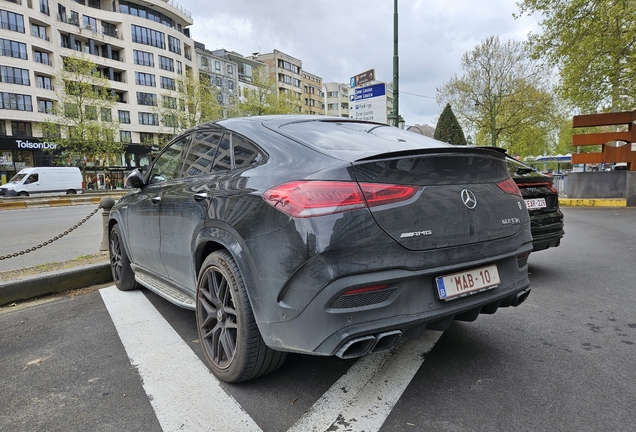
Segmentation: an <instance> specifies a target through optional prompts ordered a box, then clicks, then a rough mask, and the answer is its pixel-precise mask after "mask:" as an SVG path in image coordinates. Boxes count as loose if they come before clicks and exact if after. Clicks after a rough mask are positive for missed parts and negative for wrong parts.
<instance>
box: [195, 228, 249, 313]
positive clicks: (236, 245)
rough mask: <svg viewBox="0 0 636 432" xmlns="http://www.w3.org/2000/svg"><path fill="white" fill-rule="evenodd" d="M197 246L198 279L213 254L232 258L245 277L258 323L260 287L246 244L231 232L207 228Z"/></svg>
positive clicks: (199, 236) (196, 265) (244, 281)
mask: <svg viewBox="0 0 636 432" xmlns="http://www.w3.org/2000/svg"><path fill="white" fill-rule="evenodd" d="M195 245H196V246H195V248H194V254H193V258H194V271H195V274H196V277H197V278H198V275H199V272H200V271H201V266H202V265H203V262H204V261H205V259H206V258H207V257H208V255H210V254H211V253H214V252H216V251H221V250H222V251H226V252H227V253H229V254H230V255H231V256H232V258H233V259H234V262H236V265H237V266H238V269H239V271H240V272H241V276H242V277H243V283H244V284H245V288H246V292H247V296H248V298H249V301H250V306H251V307H252V312H253V313H254V317H255V318H256V322H257V323H258V322H259V317H260V316H261V313H260V310H259V309H260V306H259V303H258V302H257V301H256V299H257V298H258V293H257V290H258V286H257V285H256V282H255V280H256V279H255V274H256V270H255V269H254V263H253V261H252V259H251V255H250V253H249V251H248V250H247V249H245V248H244V243H241V242H240V241H239V240H238V239H237V238H236V237H235V236H234V235H233V234H232V233H230V232H229V231H227V230H224V229H222V228H218V227H215V228H205V229H203V230H202V231H201V232H199V234H198V235H197V237H196V238H195Z"/></svg>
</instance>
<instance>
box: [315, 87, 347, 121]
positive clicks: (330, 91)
mask: <svg viewBox="0 0 636 432" xmlns="http://www.w3.org/2000/svg"><path fill="white" fill-rule="evenodd" d="M349 91H350V89H349V86H347V85H346V84H342V83H337V82H330V83H323V86H322V92H323V94H324V105H325V114H326V115H328V116H336V117H349Z"/></svg>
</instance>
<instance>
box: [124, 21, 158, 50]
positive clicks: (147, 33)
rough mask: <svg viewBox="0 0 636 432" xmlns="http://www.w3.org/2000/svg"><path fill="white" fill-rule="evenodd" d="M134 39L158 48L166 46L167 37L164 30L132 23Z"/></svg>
mask: <svg viewBox="0 0 636 432" xmlns="http://www.w3.org/2000/svg"><path fill="white" fill-rule="evenodd" d="M131 31H132V41H133V42H137V43H140V44H144V45H150V46H153V47H157V48H163V49H165V48H166V37H165V34H163V33H162V32H159V31H156V30H152V29H149V28H146V27H141V26H136V25H134V24H131Z"/></svg>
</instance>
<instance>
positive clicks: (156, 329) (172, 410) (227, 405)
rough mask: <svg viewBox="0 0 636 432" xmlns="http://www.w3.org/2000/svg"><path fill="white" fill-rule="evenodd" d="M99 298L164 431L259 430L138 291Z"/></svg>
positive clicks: (113, 291)
mask: <svg viewBox="0 0 636 432" xmlns="http://www.w3.org/2000/svg"><path fill="white" fill-rule="evenodd" d="M100 294H101V296H102V299H103V301H104V304H105V305H106V308H107V309H108V312H109V313H110V316H111V318H112V320H113V323H114V324H115V328H116V329H117V332H118V333H119V338H120V339H121V341H122V343H123V345H124V348H125V349H126V353H127V354H128V357H129V358H130V363H131V364H132V365H133V366H135V367H136V368H137V370H138V372H139V375H140V376H141V379H142V382H143V386H144V390H145V392H146V394H147V395H148V399H149V400H150V403H151V404H152V407H153V409H154V410H155V414H156V416H157V419H158V420H159V423H160V424H161V427H162V428H163V430H164V431H166V432H168V431H177V430H188V431H211V430H219V431H261V428H260V427H259V426H258V425H257V424H256V422H254V420H253V419H252V418H251V417H250V416H249V415H248V414H247V413H246V412H245V411H244V410H243V408H242V407H241V406H240V405H239V404H238V402H236V400H235V399H234V398H233V397H232V396H230V395H229V394H227V393H226V391H225V390H224V389H223V387H221V385H220V383H219V381H218V380H217V379H216V378H215V377H214V375H212V373H211V372H210V370H209V369H208V368H207V366H206V365H204V364H203V363H202V362H201V360H199V358H198V357H197V356H196V354H195V353H194V352H193V351H192V350H191V349H190V347H188V345H187V344H186V343H185V342H184V341H183V339H181V337H180V336H179V335H178V334H177V332H175V331H174V329H173V328H172V327H171V326H170V324H169V323H168V322H167V321H166V320H165V319H164V318H163V316H161V314H160V313H159V312H158V311H157V309H155V307H154V306H153V305H152V303H150V301H148V299H147V298H146V297H145V296H144V294H143V293H142V292H141V291H130V292H122V291H119V290H118V289H117V288H116V287H114V286H113V287H108V288H103V289H101V290H100Z"/></svg>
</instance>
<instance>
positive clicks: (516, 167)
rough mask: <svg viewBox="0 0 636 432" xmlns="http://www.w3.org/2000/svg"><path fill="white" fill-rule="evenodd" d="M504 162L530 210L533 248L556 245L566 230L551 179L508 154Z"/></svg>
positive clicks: (552, 179)
mask: <svg viewBox="0 0 636 432" xmlns="http://www.w3.org/2000/svg"><path fill="white" fill-rule="evenodd" d="M506 161H507V163H508V171H510V176H511V177H512V178H513V179H514V181H515V183H517V186H519V189H520V190H521V195H523V199H524V201H525V202H526V206H527V207H528V212H529V213H530V231H531V232H532V246H533V250H534V251H540V250H544V249H548V248H551V247H557V246H559V245H560V244H561V238H562V237H563V235H564V234H565V231H564V230H563V213H562V212H561V210H560V209H559V193H558V191H557V190H556V189H555V187H554V178H553V177H551V176H547V175H544V174H541V173H539V172H537V171H535V170H534V169H533V168H531V167H529V166H527V165H524V164H523V163H521V162H519V161H517V160H515V159H513V158H511V157H507V158H506Z"/></svg>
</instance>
